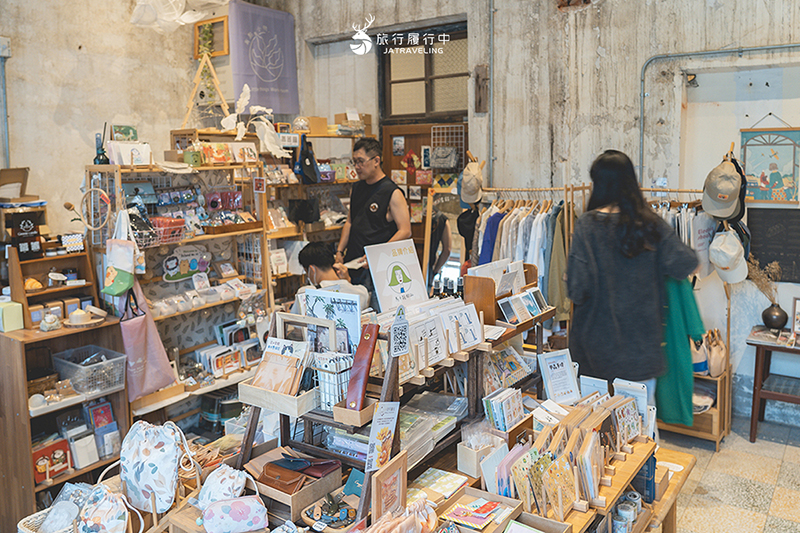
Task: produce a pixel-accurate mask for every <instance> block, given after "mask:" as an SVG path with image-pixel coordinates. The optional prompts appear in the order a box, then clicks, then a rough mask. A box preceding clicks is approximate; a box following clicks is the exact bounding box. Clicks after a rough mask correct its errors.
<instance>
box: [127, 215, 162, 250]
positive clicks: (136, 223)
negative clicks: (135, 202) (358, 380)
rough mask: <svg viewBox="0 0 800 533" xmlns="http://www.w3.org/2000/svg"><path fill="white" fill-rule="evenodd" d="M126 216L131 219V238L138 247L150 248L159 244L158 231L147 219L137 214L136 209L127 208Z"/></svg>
mask: <svg viewBox="0 0 800 533" xmlns="http://www.w3.org/2000/svg"><path fill="white" fill-rule="evenodd" d="M128 217H129V218H130V221H131V233H132V234H133V239H134V240H135V241H136V245H137V246H139V248H152V247H153V246H158V245H159V244H160V243H159V235H158V231H157V230H156V228H154V227H153V224H151V223H150V221H149V220H148V219H146V218H144V217H143V216H142V215H140V214H139V211H138V210H137V209H135V208H131V209H128Z"/></svg>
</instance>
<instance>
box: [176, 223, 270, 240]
mask: <svg viewBox="0 0 800 533" xmlns="http://www.w3.org/2000/svg"><path fill="white" fill-rule="evenodd" d="M263 231H264V228H263V227H258V228H254V229H244V230H240V231H230V232H228V233H212V234H206V235H198V236H196V237H191V238H189V239H183V240H182V241H180V242H178V243H175V244H189V243H193V242H201V241H207V240H210V239H223V238H226V237H238V236H240V235H250V234H251V233H262V232H263Z"/></svg>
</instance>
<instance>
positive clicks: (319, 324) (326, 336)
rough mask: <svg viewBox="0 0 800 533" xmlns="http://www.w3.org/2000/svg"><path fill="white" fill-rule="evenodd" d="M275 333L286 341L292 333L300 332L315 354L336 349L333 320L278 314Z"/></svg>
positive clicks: (276, 314)
mask: <svg viewBox="0 0 800 533" xmlns="http://www.w3.org/2000/svg"><path fill="white" fill-rule="evenodd" d="M275 331H276V335H277V337H278V338H279V339H285V338H286V337H287V336H288V335H289V334H290V333H292V331H298V332H299V333H300V335H301V336H302V338H303V340H304V341H307V342H308V343H309V344H310V347H311V351H312V352H314V353H319V352H324V351H332V350H333V348H334V347H335V345H334V344H331V341H334V342H335V340H336V324H335V323H334V321H333V320H327V319H325V318H314V317H311V316H300V315H293V314H291V313H283V312H277V313H275Z"/></svg>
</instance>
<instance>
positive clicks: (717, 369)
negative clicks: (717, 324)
mask: <svg viewBox="0 0 800 533" xmlns="http://www.w3.org/2000/svg"><path fill="white" fill-rule="evenodd" d="M704 344H707V345H708V374H709V375H710V376H711V377H712V378H717V377H719V376H721V375H722V373H723V372H725V363H726V361H727V359H728V358H727V355H728V347H727V346H725V343H724V342H723V340H722V336H721V335H720V334H719V330H718V329H712V330H711V331H709V332H708V333H706V341H705V343H704Z"/></svg>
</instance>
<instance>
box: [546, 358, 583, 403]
mask: <svg viewBox="0 0 800 533" xmlns="http://www.w3.org/2000/svg"><path fill="white" fill-rule="evenodd" d="M539 368H540V369H541V371H542V379H543V380H544V387H545V391H547V397H548V398H549V399H551V400H553V401H554V402H556V403H560V404H562V405H573V404H574V403H575V402H577V401H578V400H579V399H580V397H581V395H580V390H579V389H578V380H577V379H576V378H575V371H574V370H573V368H572V357H571V356H570V354H569V350H558V351H555V352H547V353H540V354H539Z"/></svg>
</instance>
